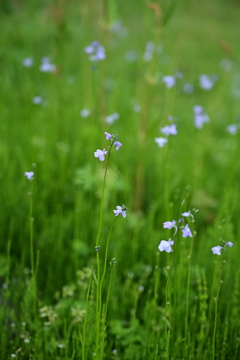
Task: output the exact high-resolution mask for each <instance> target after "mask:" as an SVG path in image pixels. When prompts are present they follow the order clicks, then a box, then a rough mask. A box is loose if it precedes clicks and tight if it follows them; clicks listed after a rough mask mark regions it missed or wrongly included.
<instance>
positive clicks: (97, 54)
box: [84, 41, 106, 61]
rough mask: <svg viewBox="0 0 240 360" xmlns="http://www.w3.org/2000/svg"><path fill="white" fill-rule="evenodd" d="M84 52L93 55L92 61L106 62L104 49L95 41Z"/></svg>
mask: <svg viewBox="0 0 240 360" xmlns="http://www.w3.org/2000/svg"><path fill="white" fill-rule="evenodd" d="M84 51H85V52H86V53H87V54H89V55H91V56H90V57H89V59H90V60H91V61H99V60H104V59H105V58H106V55H105V49H104V47H103V46H102V45H101V44H100V43H99V42H98V41H93V42H92V43H91V44H90V45H89V46H87V47H85V49H84Z"/></svg>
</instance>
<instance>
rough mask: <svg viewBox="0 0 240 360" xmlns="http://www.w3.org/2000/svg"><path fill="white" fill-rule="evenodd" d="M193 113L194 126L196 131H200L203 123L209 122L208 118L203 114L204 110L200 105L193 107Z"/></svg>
mask: <svg viewBox="0 0 240 360" xmlns="http://www.w3.org/2000/svg"><path fill="white" fill-rule="evenodd" d="M193 112H194V124H195V127H196V128H197V129H202V127H203V125H204V124H205V123H208V122H209V116H208V115H207V114H206V113H205V111H204V109H203V107H202V106H200V105H195V106H194V107H193Z"/></svg>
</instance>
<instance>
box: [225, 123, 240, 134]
mask: <svg viewBox="0 0 240 360" xmlns="http://www.w3.org/2000/svg"><path fill="white" fill-rule="evenodd" d="M226 130H227V132H229V134H231V135H235V134H236V133H237V130H238V126H237V125H236V124H232V125H229V126H227V127H226Z"/></svg>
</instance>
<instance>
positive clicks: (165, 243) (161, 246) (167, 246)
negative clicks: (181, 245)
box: [158, 239, 174, 253]
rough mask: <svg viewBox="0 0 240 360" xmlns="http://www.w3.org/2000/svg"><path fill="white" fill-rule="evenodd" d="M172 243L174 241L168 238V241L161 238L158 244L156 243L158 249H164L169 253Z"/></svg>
mask: <svg viewBox="0 0 240 360" xmlns="http://www.w3.org/2000/svg"><path fill="white" fill-rule="evenodd" d="M173 244H174V241H173V240H171V239H169V240H168V241H166V240H162V241H161V242H160V244H159V245H158V249H159V250H160V251H166V252H167V253H170V252H171V251H172V245H173Z"/></svg>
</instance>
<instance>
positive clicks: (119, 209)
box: [113, 205, 127, 218]
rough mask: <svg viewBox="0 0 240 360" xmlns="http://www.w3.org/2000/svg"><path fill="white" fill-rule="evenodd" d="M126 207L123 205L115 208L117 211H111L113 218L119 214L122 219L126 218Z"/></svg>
mask: <svg viewBox="0 0 240 360" xmlns="http://www.w3.org/2000/svg"><path fill="white" fill-rule="evenodd" d="M126 210H127V208H126V206H125V205H122V206H119V205H118V206H117V210H113V212H114V214H115V216H118V215H119V214H121V215H122V216H123V217H124V218H125V217H126V216H127V214H126Z"/></svg>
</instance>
